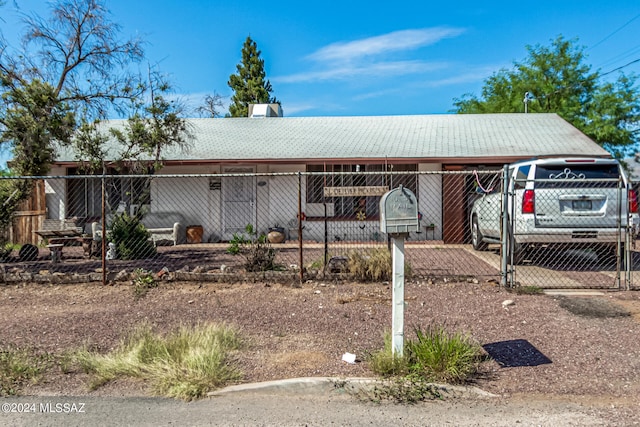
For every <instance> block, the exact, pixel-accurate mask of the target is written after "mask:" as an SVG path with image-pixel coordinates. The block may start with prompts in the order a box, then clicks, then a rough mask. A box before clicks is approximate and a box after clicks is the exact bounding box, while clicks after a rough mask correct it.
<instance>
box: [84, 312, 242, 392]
mask: <svg viewBox="0 0 640 427" xmlns="http://www.w3.org/2000/svg"><path fill="white" fill-rule="evenodd" d="M240 346H241V338H240V336H239V334H238V332H237V331H236V330H235V329H234V328H232V327H230V326H227V325H217V324H207V325H198V326H195V327H181V328H179V329H178V330H176V331H174V332H172V333H170V334H168V335H166V336H161V335H159V334H156V333H154V332H153V331H152V330H151V328H150V327H149V326H148V325H143V326H141V327H139V328H137V329H136V330H134V331H133V333H131V334H130V335H129V336H128V337H127V338H126V339H124V340H123V341H122V343H121V344H120V346H119V347H118V348H117V349H116V350H115V351H113V352H111V353H109V354H107V355H100V354H95V353H91V352H89V351H87V350H81V351H79V352H78V353H77V355H76V358H77V360H78V362H79V363H80V366H81V367H82V369H83V370H84V371H85V372H87V373H89V374H91V375H92V379H91V383H90V387H91V388H92V389H96V388H98V387H100V386H101V385H103V384H105V383H107V382H109V381H111V380H114V379H116V378H118V377H133V378H140V379H145V380H147V381H148V382H149V384H151V387H152V390H153V392H154V393H155V394H157V395H160V396H167V397H174V398H179V399H184V400H193V399H198V398H201V397H203V396H204V395H205V394H206V393H207V392H208V391H211V390H213V389H216V388H219V387H221V386H224V385H226V384H227V383H229V382H230V381H233V380H237V379H239V378H240V372H239V371H238V370H237V369H236V368H235V367H233V366H232V364H231V353H232V352H233V351H235V350H238V349H239V348H240Z"/></svg>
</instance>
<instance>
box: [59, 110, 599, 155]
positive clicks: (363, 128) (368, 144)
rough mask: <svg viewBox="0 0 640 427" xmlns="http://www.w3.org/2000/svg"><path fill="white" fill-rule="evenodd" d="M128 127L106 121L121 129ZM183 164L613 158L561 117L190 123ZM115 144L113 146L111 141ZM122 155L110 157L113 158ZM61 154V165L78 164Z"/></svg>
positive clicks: (449, 116) (170, 151)
mask: <svg viewBox="0 0 640 427" xmlns="http://www.w3.org/2000/svg"><path fill="white" fill-rule="evenodd" d="M125 123H126V121H124V120H113V121H108V122H106V123H105V124H106V126H115V127H121V126H123V125H124V124H125ZM188 123H189V129H190V131H191V134H192V136H193V139H192V140H191V141H190V143H189V145H190V147H189V148H188V150H186V151H181V150H180V149H177V148H171V149H168V150H166V151H165V152H164V154H163V158H164V160H166V161H168V162H171V161H180V162H202V161H212V162H242V161H246V162H258V161H259V162H267V161H269V162H271V161H276V162H283V163H294V162H297V161H303V162H310V161H335V160H351V159H353V160H365V161H366V160H370V161H375V160H384V159H394V160H400V161H402V160H412V161H415V160H418V161H423V162H425V161H431V162H447V161H457V162H469V163H478V162H487V161H490V160H494V161H495V162H499V161H500V160H501V159H509V160H511V159H518V158H527V157H534V156H565V155H567V156H568V155H581V156H600V157H609V153H608V152H607V151H606V150H604V149H603V148H601V147H600V146H599V145H598V144H596V143H595V142H593V141H592V140H591V139H589V138H588V137H587V136H586V135H585V134H583V133H582V132H580V131H579V130H578V129H576V128H575V127H574V126H572V125H571V124H569V123H568V122H566V121H565V120H564V119H562V118H561V117H559V116H558V115H556V114H442V115H411V116H352V117H335V116H329V117H279V118H225V119H204V118H200V119H188ZM111 143H112V144H113V143H115V141H112V142H111ZM116 152H117V151H115V150H114V149H113V147H111V148H110V149H109V150H108V153H110V154H111V155H112V156H114V155H115V153H116ZM73 160H74V156H73V153H71V152H69V151H66V152H61V153H60V155H59V157H58V161H59V162H68V161H73Z"/></svg>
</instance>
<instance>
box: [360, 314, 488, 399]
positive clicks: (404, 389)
mask: <svg viewBox="0 0 640 427" xmlns="http://www.w3.org/2000/svg"><path fill="white" fill-rule="evenodd" d="M414 332H415V335H416V338H415V339H407V340H406V342H405V346H404V354H403V355H402V356H399V355H397V354H393V352H392V351H391V346H392V342H391V335H390V334H389V333H387V334H385V337H384V348H383V349H382V350H379V351H376V352H373V353H372V354H370V356H369V365H370V367H371V370H372V371H373V372H374V373H376V374H377V375H380V376H381V377H383V378H384V379H385V381H383V383H382V384H381V385H379V386H376V388H375V389H374V390H373V391H372V392H370V393H369V394H368V397H369V398H370V399H371V400H393V401H396V402H406V403H411V402H417V401H420V400H425V399H434V398H440V397H441V395H440V393H439V391H438V390H439V389H438V387H437V386H435V385H434V384H433V383H434V382H444V383H450V384H461V383H464V382H466V381H469V380H470V379H471V378H473V376H474V375H476V374H477V372H478V368H479V365H480V362H481V360H482V347H481V346H480V345H479V344H477V343H475V342H473V341H472V340H471V339H470V338H469V337H468V336H466V335H463V334H461V333H449V332H447V331H446V329H445V328H444V327H441V326H430V327H429V328H427V329H426V330H425V331H423V330H421V329H415V330H414Z"/></svg>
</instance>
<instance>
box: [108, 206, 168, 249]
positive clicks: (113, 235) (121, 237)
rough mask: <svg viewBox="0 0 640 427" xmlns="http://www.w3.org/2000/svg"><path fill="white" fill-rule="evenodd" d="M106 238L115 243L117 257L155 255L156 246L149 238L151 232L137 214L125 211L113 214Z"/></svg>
mask: <svg viewBox="0 0 640 427" xmlns="http://www.w3.org/2000/svg"><path fill="white" fill-rule="evenodd" d="M108 238H109V241H110V242H112V243H114V244H115V245H116V253H117V257H118V258H119V259H124V260H131V259H140V258H150V257H153V256H154V255H156V248H155V246H154V245H153V242H152V241H151V240H149V239H150V238H151V233H149V231H148V230H147V228H146V227H145V226H144V224H142V222H141V221H140V218H139V217H138V216H135V215H134V216H130V215H129V214H128V213H126V212H123V213H121V214H118V215H116V216H114V217H113V221H111V227H110V232H109V234H108Z"/></svg>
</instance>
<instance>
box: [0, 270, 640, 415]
mask: <svg viewBox="0 0 640 427" xmlns="http://www.w3.org/2000/svg"><path fill="white" fill-rule="evenodd" d="M405 300H406V304H407V305H406V310H405V325H406V327H407V328H406V330H407V334H406V336H407V337H412V331H413V328H414V327H421V328H424V327H426V326H428V325H430V324H436V325H445V326H446V327H447V328H449V329H450V330H455V331H461V332H465V333H468V334H469V335H470V336H471V337H472V338H473V339H474V340H476V341H477V342H478V343H480V344H481V345H483V346H484V348H485V350H486V351H487V353H488V354H489V355H491V356H492V357H493V359H492V360H490V361H487V362H485V363H484V364H483V366H482V375H481V378H479V379H478V380H477V381H476V383H475V384H473V385H475V386H477V387H480V388H481V389H483V390H485V391H487V392H490V393H494V394H497V395H500V396H502V397H503V398H506V399H511V400H513V401H526V400H527V399H531V400H533V399H536V400H538V399H540V398H543V399H544V400H549V399H551V400H556V401H558V402H576V403H578V404H580V405H585V407H587V408H590V407H594V408H599V409H598V410H604V411H606V413H607V416H608V417H610V418H609V419H610V421H611V424H612V425H615V424H619V423H618V422H620V423H622V424H626V423H631V422H632V420H637V419H638V416H640V406H639V404H638V398H637V396H638V393H639V392H640V346H639V345H638V342H637V341H638V337H640V293H638V292H607V293H603V294H602V295H592V296H582V295H570V296H552V295H519V294H515V293H511V292H508V291H506V290H505V289H502V288H500V287H498V286H496V285H495V284H494V283H489V282H487V283H427V282H411V283H407V284H406V287H405ZM506 300H512V301H513V304H512V305H505V304H503V303H504V302H505V301H506ZM0 320H1V322H0V343H2V346H4V347H6V346H9V345H16V346H19V347H27V348H33V349H35V350H38V351H46V352H51V353H56V354H62V353H63V352H65V351H67V350H71V349H75V348H78V347H79V346H80V345H82V344H83V343H86V344H88V345H90V346H91V347H92V348H94V349H96V350H99V351H108V350H110V349H112V348H114V347H115V346H116V345H117V344H118V341H119V340H120V339H121V338H122V337H123V335H124V334H125V333H126V331H128V330H130V329H131V328H132V327H134V326H135V325H137V324H140V323H141V322H143V321H146V322H149V323H150V324H152V325H153V326H154V327H155V328H157V329H158V330H160V331H167V330H171V329H173V328H175V327H176V326H177V325H179V324H195V323H198V322H210V321H212V322H227V323H230V324H233V325H236V326H237V327H238V328H240V330H241V331H242V332H243V335H244V336H245V337H246V338H247V342H248V347H247V349H246V350H244V351H242V353H241V354H240V355H239V356H238V363H239V364H240V366H241V369H242V371H243V373H244V376H243V380H242V381H243V382H255V381H265V380H273V379H282V378H293V377H307V376H338V377H362V376H371V375H372V373H371V372H370V371H369V369H368V367H367V363H366V354H367V352H369V351H371V350H375V349H379V348H381V346H382V335H383V332H384V331H385V330H389V329H390V328H391V289H390V285H389V284H388V283H371V284H357V283H334V282H319V281H317V282H308V283H304V284H302V285H301V286H299V285H291V284H278V283H271V284H267V283H238V284H221V283H176V282H162V283H161V284H160V287H158V288H155V289H152V290H150V291H149V293H148V294H147V295H146V296H144V297H143V298H140V299H136V298H135V297H134V293H133V288H132V286H131V285H130V284H118V285H113V286H101V285H99V284H75V285H44V284H23V285H2V286H0ZM345 352H350V353H355V354H356V356H357V359H358V362H357V363H356V364H346V363H344V362H342V361H341V357H342V355H343V354H344V353H345ZM86 379H87V378H86V377H85V375H84V374H82V373H80V372H71V373H67V374H62V373H60V372H50V373H48V375H47V376H46V378H45V379H44V380H43V381H41V382H40V383H38V384H36V385H32V386H29V387H27V388H26V389H25V390H23V393H24V394H27V395H33V396H88V397H89V396H108V397H121V396H148V395H149V392H148V390H147V389H146V388H145V386H144V384H141V383H136V382H132V381H118V382H115V383H112V384H108V385H106V386H104V387H102V388H100V389H98V390H96V391H93V392H90V391H89V390H88V389H87V387H86ZM616 417H617V418H616Z"/></svg>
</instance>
